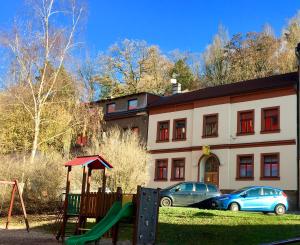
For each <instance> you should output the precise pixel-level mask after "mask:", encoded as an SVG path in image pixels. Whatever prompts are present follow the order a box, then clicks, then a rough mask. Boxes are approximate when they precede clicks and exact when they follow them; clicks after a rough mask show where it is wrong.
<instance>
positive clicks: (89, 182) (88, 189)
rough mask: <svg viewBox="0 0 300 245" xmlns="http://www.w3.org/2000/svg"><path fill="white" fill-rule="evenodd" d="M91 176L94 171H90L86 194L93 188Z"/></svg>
mask: <svg viewBox="0 0 300 245" xmlns="http://www.w3.org/2000/svg"><path fill="white" fill-rule="evenodd" d="M91 176H92V169H90V168H89V169H88V176H87V184H86V193H90V188H91Z"/></svg>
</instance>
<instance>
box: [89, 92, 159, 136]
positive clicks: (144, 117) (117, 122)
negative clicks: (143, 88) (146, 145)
mask: <svg viewBox="0 0 300 245" xmlns="http://www.w3.org/2000/svg"><path fill="white" fill-rule="evenodd" d="M159 98H160V96H158V95H154V94H151V93H145V92H144V93H137V94H131V95H126V96H121V97H116V98H111V99H104V100H99V101H96V102H93V104H94V105H98V106H101V107H102V108H103V113H104V120H105V124H104V125H103V129H104V131H106V130H107V129H109V128H111V127H114V126H118V127H119V128H121V129H124V130H128V129H131V130H133V131H134V132H136V133H138V134H139V136H140V137H141V139H142V140H143V141H144V142H147V134H148V105H149V104H150V103H153V102H155V101H156V100H157V99H159Z"/></svg>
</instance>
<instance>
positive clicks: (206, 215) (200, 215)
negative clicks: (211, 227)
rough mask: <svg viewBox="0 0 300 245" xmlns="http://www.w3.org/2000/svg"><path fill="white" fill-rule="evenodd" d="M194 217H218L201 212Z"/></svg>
mask: <svg viewBox="0 0 300 245" xmlns="http://www.w3.org/2000/svg"><path fill="white" fill-rule="evenodd" d="M193 216H196V217H200V218H211V217H213V216H216V215H215V214H213V213H208V212H205V211H200V212H197V213H195V214H193Z"/></svg>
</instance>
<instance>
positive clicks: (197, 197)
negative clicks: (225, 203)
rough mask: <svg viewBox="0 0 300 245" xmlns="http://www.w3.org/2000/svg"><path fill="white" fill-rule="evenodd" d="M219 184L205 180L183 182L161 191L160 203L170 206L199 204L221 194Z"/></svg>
mask: <svg viewBox="0 0 300 245" xmlns="http://www.w3.org/2000/svg"><path fill="white" fill-rule="evenodd" d="M220 195H221V193H220V191H219V189H218V187H217V186H215V185H213V184H206V183H203V182H182V183H178V184H175V185H172V186H170V187H167V188H165V189H163V190H161V191H160V197H161V199H160V205H161V206H163V207H169V206H193V205H195V206H199V205H201V203H203V202H205V201H206V200H209V199H212V198H213V197H216V196H220Z"/></svg>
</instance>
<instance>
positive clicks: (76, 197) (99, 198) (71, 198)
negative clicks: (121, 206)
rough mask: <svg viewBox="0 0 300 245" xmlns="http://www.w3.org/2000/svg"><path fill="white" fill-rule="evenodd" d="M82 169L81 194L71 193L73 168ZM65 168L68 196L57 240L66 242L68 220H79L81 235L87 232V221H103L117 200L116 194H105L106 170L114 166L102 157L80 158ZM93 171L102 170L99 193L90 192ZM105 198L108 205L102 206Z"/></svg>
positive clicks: (78, 229)
mask: <svg viewBox="0 0 300 245" xmlns="http://www.w3.org/2000/svg"><path fill="white" fill-rule="evenodd" d="M76 166H81V167H82V187H81V194H73V193H70V182H71V181H70V180H71V176H70V173H71V171H72V167H76ZM65 167H67V168H68V170H67V182H66V194H65V201H64V205H63V209H62V212H61V213H60V214H59V217H58V223H59V226H60V228H59V230H58V232H57V235H56V239H57V240H59V238H62V239H63V240H64V237H65V231H66V225H67V222H68V219H69V218H71V217H76V218H78V221H77V225H76V229H75V231H74V233H75V234H79V233H81V232H82V231H84V230H85V225H86V219H87V218H96V219H97V220H98V219H101V217H104V213H106V211H107V210H108V209H109V208H110V205H112V203H113V202H114V201H115V200H116V199H117V194H116V193H105V189H106V178H105V169H106V168H107V169H111V168H112V166H111V165H110V164H109V163H108V162H107V161H106V160H105V159H104V158H102V157H101V156H99V155H94V156H80V157H76V158H75V159H73V160H71V161H69V162H66V163H65ZM93 170H102V171H103V175H102V176H103V177H102V180H103V182H102V186H101V188H99V190H98V192H90V185H91V176H92V171H93ZM103 198H105V204H106V205H100V204H102V203H103V201H104V200H103Z"/></svg>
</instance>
